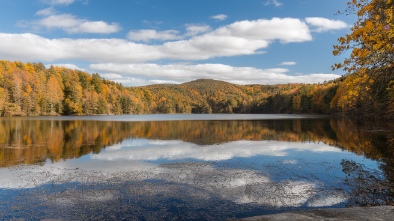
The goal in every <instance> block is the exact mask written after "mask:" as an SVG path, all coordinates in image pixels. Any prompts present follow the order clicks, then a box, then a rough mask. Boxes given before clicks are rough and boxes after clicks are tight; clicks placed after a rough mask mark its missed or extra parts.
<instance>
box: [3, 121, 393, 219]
mask: <svg viewBox="0 0 394 221" xmlns="http://www.w3.org/2000/svg"><path fill="white" fill-rule="evenodd" d="M393 128H394V127H393V123H392V122H379V121H367V120H352V119H343V118H328V117H320V116H307V115H132V116H95V117H88V116H86V117H36V118H0V220H13V219H22V220H42V219H60V220H122V219H124V220H225V219H231V218H242V217H247V216H255V215H263V214H272V213H277V212H282V211H289V210H300V209H315V208H325V207H346V206H369V205H385V204H393V203H394V200H393V197H394V167H393V165H394V129H393Z"/></svg>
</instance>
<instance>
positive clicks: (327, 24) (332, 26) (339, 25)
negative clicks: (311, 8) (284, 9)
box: [305, 17, 348, 33]
mask: <svg viewBox="0 0 394 221" xmlns="http://www.w3.org/2000/svg"><path fill="white" fill-rule="evenodd" d="M305 21H306V23H308V24H309V25H311V26H314V27H315V28H316V29H315V30H314V31H315V32H319V33H320V32H326V31H331V30H341V29H345V28H347V27H348V25H347V24H346V23H345V22H343V21H340V20H330V19H327V18H321V17H308V18H306V19H305Z"/></svg>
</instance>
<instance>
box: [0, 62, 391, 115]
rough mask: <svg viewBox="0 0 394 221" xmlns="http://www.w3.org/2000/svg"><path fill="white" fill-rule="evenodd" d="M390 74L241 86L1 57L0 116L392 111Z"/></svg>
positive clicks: (358, 113) (351, 113)
mask: <svg viewBox="0 0 394 221" xmlns="http://www.w3.org/2000/svg"><path fill="white" fill-rule="evenodd" d="M380 76H382V75H380ZM392 78H393V77H392V76H391V75H387V76H385V77H379V78H373V77H371V76H369V75H366V74H364V75H361V74H352V75H349V76H347V77H342V78H340V79H337V80H335V81H331V82H326V83H324V84H283V85H246V86H244V85H235V84H230V83H227V82H223V81H216V80H208V79H200V80H196V81H192V82H188V83H184V84H180V85H173V84H171V85H169V84H162V85H150V86H143V87H125V86H122V85H121V84H119V83H115V82H112V81H108V80H105V79H102V78H101V77H100V76H99V74H93V75H90V74H88V73H86V72H82V71H78V70H73V69H68V68H63V67H50V68H45V66H44V65H43V64H41V63H22V62H11V61H0V115H1V116H36V115H85V114H86V115H91V114H93V115H96V114H142V113H316V114H350V115H357V116H360V115H364V116H365V115H369V116H386V117H393V116H394V79H392Z"/></svg>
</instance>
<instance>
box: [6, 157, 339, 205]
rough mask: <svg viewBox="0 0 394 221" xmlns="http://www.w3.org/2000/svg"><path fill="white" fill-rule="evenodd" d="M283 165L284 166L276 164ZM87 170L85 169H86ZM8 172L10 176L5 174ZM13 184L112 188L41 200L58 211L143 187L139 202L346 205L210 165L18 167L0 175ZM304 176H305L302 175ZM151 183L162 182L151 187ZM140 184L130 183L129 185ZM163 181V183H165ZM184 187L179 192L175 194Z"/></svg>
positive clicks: (307, 188) (305, 184)
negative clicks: (176, 200) (163, 199)
mask: <svg viewBox="0 0 394 221" xmlns="http://www.w3.org/2000/svg"><path fill="white" fill-rule="evenodd" d="M278 166H280V164H279V165H278ZM82 168H83V169H82ZM4 172H7V173H4ZM0 174H1V176H2V177H3V175H7V176H8V178H9V179H10V180H12V183H11V182H5V179H1V180H0V188H33V187H38V186H40V185H43V184H48V183H49V184H51V183H54V184H63V183H70V182H77V183H79V185H82V186H83V185H85V186H87V187H89V186H90V187H93V188H94V187H95V186H97V185H98V186H100V185H110V186H111V187H110V190H108V189H100V188H98V189H96V190H94V191H93V190H92V189H89V188H87V190H85V192H84V193H83V195H81V194H80V190H77V189H68V190H67V191H63V192H61V193H57V194H55V195H50V194H49V195H44V196H40V198H41V199H43V200H45V201H50V202H51V203H54V204H57V205H59V206H62V205H63V206H65V205H69V204H70V203H75V202H77V201H78V202H80V203H83V202H92V201H98V202H101V201H110V200H115V198H116V197H117V196H119V190H117V188H116V186H117V185H118V186H124V185H130V188H129V189H130V191H131V190H132V189H135V188H136V186H138V188H139V192H138V195H139V196H140V197H146V196H149V197H152V198H153V197H156V196H158V195H162V196H166V197H170V198H178V197H182V196H180V194H181V195H183V194H184V195H185V196H188V198H187V199H186V200H189V201H192V200H197V199H204V200H209V199H211V198H212V197H218V198H220V199H222V200H229V201H232V202H235V203H239V204H246V203H254V204H259V205H263V206H270V207H287V206H291V207H299V206H302V205H305V204H307V205H308V206H311V207H316V206H319V205H322V206H330V205H335V204H337V203H340V202H343V201H344V200H345V197H342V198H341V197H338V196H339V195H338V194H336V192H334V191H333V192H319V189H320V187H321V186H319V185H321V184H319V185H317V184H316V182H315V181H313V180H310V181H294V180H293V181H272V180H271V179H270V177H269V175H267V174H265V173H262V172H258V171H252V170H243V169H223V168H222V169H221V168H216V167H213V166H212V165H210V164H209V163H172V164H163V165H160V166H157V165H153V164H149V163H144V162H143V161H119V162H118V161H102V160H92V161H83V160H80V161H78V160H70V161H64V162H60V163H57V164H49V163H48V164H45V165H44V166H20V167H19V169H16V168H15V169H13V170H8V171H5V169H2V170H1V171H0ZM304 175H305V174H303V175H302V176H304ZM149 180H160V181H161V184H160V183H156V184H155V183H151V182H150V181H149ZM130 182H131V183H133V182H134V183H135V182H137V183H138V184H127V183H130ZM163 182H164V183H163ZM179 188H182V191H181V192H179V191H178V192H177V191H175V190H177V189H179Z"/></svg>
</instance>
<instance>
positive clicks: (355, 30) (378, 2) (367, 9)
mask: <svg viewBox="0 0 394 221" xmlns="http://www.w3.org/2000/svg"><path fill="white" fill-rule="evenodd" d="M393 8H394V2H393V0H352V1H351V2H348V8H347V10H346V12H347V13H357V16H358V19H357V21H356V22H355V23H354V26H353V27H352V28H351V33H350V34H347V35H346V36H345V37H341V38H339V39H338V42H339V44H338V45H335V46H334V50H333V54H334V55H339V54H343V53H344V52H346V51H348V50H350V51H351V54H350V57H348V58H346V59H345V60H344V61H343V62H342V63H337V64H335V65H333V67H332V68H333V70H335V69H343V70H344V71H346V72H348V73H349V74H351V73H365V72H368V73H369V74H370V75H373V74H374V73H375V74H376V73H382V71H391V70H392V68H393V66H394V65H393V61H394V56H393V51H394V50H393V49H394V20H393Z"/></svg>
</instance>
